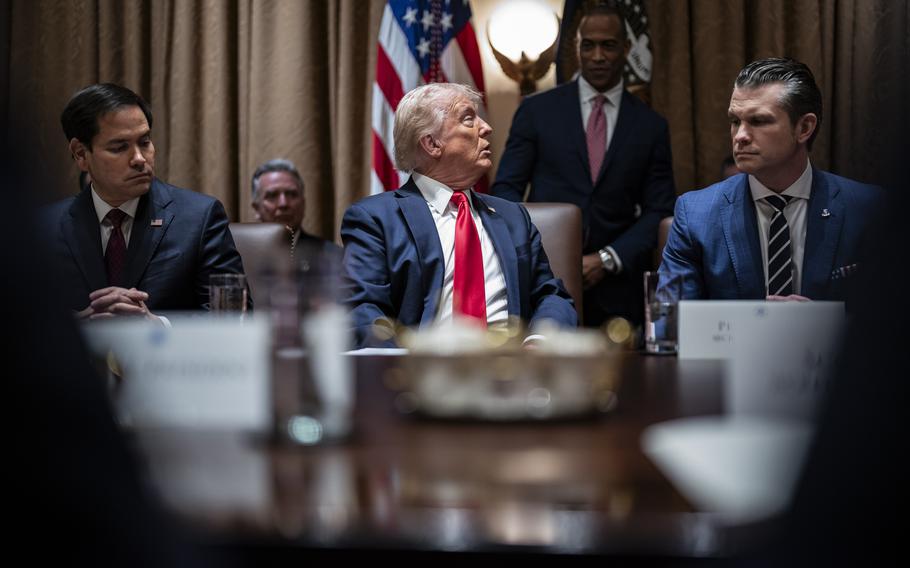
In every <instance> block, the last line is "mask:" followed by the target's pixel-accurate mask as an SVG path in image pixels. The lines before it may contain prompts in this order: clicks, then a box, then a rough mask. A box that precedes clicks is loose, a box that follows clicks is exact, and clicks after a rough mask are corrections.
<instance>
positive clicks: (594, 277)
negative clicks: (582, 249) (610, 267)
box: [581, 252, 607, 290]
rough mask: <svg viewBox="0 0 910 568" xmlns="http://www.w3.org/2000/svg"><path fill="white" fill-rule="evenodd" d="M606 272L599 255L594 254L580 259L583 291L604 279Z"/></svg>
mask: <svg viewBox="0 0 910 568" xmlns="http://www.w3.org/2000/svg"><path fill="white" fill-rule="evenodd" d="M606 275H607V271H606V269H605V268H604V263H603V261H601V260H600V255H599V254H598V253H596V252H594V253H591V254H586V255H584V256H583V257H581V277H582V283H583V285H584V288H585V290H587V289H589V288H591V287H592V286H594V285H595V284H597V283H598V282H600V281H601V280H603V279H604V276H606Z"/></svg>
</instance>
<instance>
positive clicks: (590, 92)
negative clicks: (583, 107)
mask: <svg viewBox="0 0 910 568" xmlns="http://www.w3.org/2000/svg"><path fill="white" fill-rule="evenodd" d="M624 88H625V81H624V80H622V79H620V80H619V83H616V85H615V86H614V87H613V88H612V89H610V90H609V91H607V92H605V93H601V92H600V91H598V90H597V89H595V88H594V87H592V86H591V83H588V82H587V81H586V80H585V78H584V77H582V76H581V75H579V76H578V92H579V94H580V96H581V100H582V102H589V101H590V100H591V99H593V98H594V97H596V96H597V95H603V96H605V97H606V98H607V100H608V101H609V102H610V104H611V105H613V106H614V107H616V108H619V103H620V101H621V100H622V92H623V89H624Z"/></svg>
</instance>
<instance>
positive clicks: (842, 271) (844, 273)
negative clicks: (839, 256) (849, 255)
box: [831, 263, 859, 280]
mask: <svg viewBox="0 0 910 568" xmlns="http://www.w3.org/2000/svg"><path fill="white" fill-rule="evenodd" d="M857 270H859V264H856V263H854V264H848V265H846V266H841V267H840V268H835V269H834V270H832V271H831V280H841V279H843V278H847V277H848V276H852V275H853V274H856V271H857Z"/></svg>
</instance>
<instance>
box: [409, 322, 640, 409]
mask: <svg viewBox="0 0 910 568" xmlns="http://www.w3.org/2000/svg"><path fill="white" fill-rule="evenodd" d="M542 331H543V333H542V334H541V335H542V337H544V338H545V339H543V338H542V339H541V340H539V341H535V342H533V344H532V345H529V344H528V342H525V343H524V344H523V343H522V338H524V337H525V334H524V331H523V330H522V329H521V328H520V326H517V325H511V326H503V327H501V328H491V329H490V330H484V329H482V328H479V327H477V326H473V325H469V324H466V323H463V322H460V321H455V322H453V323H452V324H451V325H446V326H439V327H433V328H427V329H422V330H419V331H405V332H403V334H402V336H401V340H402V343H403V344H405V345H406V346H407V347H408V348H409V350H410V354H409V356H408V357H406V358H404V359H403V362H402V374H401V375H400V377H398V378H399V379H400V380H399V381H398V382H397V383H396V384H393V385H392V386H393V387H395V388H398V389H401V390H402V393H401V394H400V395H399V396H398V398H397V399H396V405H397V407H398V409H399V411H401V412H404V413H411V412H417V413H420V414H424V415H428V416H434V417H438V418H471V419H481V420H494V421H512V420H549V419H560V418H569V417H578V416H585V415H596V414H597V413H599V412H607V411H609V410H611V409H612V408H613V407H614V406H615V404H616V391H617V389H618V387H619V381H620V376H621V374H620V369H621V367H622V361H623V357H622V353H621V348H620V346H619V345H618V344H615V343H613V342H611V341H610V340H609V339H608V338H607V337H606V336H604V335H603V334H602V333H600V332H597V331H593V330H565V329H560V328H558V327H556V326H555V325H554V326H552V327H545V328H544V329H543V330H542Z"/></svg>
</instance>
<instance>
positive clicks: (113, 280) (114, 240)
mask: <svg viewBox="0 0 910 568" xmlns="http://www.w3.org/2000/svg"><path fill="white" fill-rule="evenodd" d="M126 217H127V215H126V213H124V212H123V211H121V210H119V209H111V210H110V211H108V212H107V215H106V216H105V217H104V218H105V219H107V220H108V221H110V222H111V225H113V227H114V228H113V229H112V230H111V238H110V239H108V241H107V249H105V251H104V265H105V266H106V267H107V283H108V286H123V266H124V264H126V239H125V238H124V237H123V230H121V228H120V224H121V223H123V220H124V219H126Z"/></svg>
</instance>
